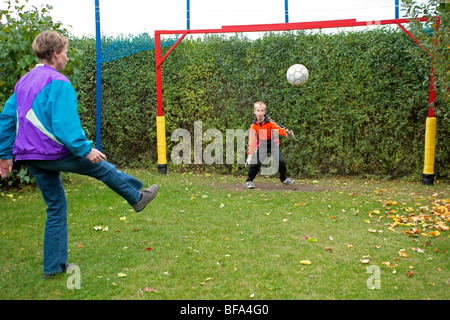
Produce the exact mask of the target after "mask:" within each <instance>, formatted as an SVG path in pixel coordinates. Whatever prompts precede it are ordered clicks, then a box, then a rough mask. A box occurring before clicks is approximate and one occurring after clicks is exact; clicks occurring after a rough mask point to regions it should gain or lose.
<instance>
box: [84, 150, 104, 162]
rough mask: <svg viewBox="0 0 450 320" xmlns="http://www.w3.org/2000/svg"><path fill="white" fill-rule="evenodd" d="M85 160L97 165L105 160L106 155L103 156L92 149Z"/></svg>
mask: <svg viewBox="0 0 450 320" xmlns="http://www.w3.org/2000/svg"><path fill="white" fill-rule="evenodd" d="M86 158H87V159H88V160H89V161H90V162H92V163H97V162H100V161H103V160H106V155H104V154H103V153H101V152H100V151H98V150H97V149H94V148H92V150H91V152H90V153H89V154H88V155H87V156H86Z"/></svg>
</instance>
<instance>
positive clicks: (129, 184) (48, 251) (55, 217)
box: [25, 154, 143, 274]
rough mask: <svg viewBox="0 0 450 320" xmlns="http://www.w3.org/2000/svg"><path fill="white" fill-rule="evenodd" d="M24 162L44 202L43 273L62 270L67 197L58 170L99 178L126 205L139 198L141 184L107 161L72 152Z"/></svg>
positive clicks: (63, 268)
mask: <svg viewBox="0 0 450 320" xmlns="http://www.w3.org/2000/svg"><path fill="white" fill-rule="evenodd" d="M25 164H26V166H27V168H28V170H29V172H30V173H31V174H32V175H33V176H34V177H35V179H36V182H37V185H38V187H39V189H40V190H41V192H42V196H43V197H44V201H45V203H46V204H47V220H46V223H45V232H44V274H54V273H59V272H62V271H64V270H65V268H66V265H67V200H66V194H65V191H64V187H63V184H62V181H61V177H60V174H59V173H60V172H61V171H63V172H73V173H77V174H82V175H87V176H90V177H93V178H95V179H97V180H100V181H103V182H104V183H105V184H106V185H107V186H108V187H109V188H111V189H112V190H113V191H115V192H116V193H117V194H119V195H120V196H122V197H123V198H124V199H125V200H126V201H127V202H128V203H129V204H130V205H132V206H133V205H135V204H136V203H138V202H139V200H140V197H141V195H140V190H141V188H142V187H143V183H142V182H141V181H139V180H138V179H136V178H134V177H132V176H130V175H128V174H126V173H124V172H121V171H119V170H117V169H116V167H115V166H114V165H112V164H110V163H108V162H107V161H105V160H103V161H101V162H98V163H92V162H91V161H89V160H88V159H86V158H84V157H78V156H75V155H73V154H71V155H69V156H67V157H66V158H63V159H58V160H27V161H25Z"/></svg>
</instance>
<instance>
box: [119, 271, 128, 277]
mask: <svg viewBox="0 0 450 320" xmlns="http://www.w3.org/2000/svg"><path fill="white" fill-rule="evenodd" d="M117 276H118V277H119V278H125V277H126V276H127V274H126V273H122V272H119V273H118V274H117Z"/></svg>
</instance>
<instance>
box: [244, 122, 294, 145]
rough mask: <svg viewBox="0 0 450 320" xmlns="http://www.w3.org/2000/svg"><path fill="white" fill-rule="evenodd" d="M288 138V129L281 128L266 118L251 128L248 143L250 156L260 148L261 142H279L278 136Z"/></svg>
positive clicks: (254, 123) (253, 124)
mask: <svg viewBox="0 0 450 320" xmlns="http://www.w3.org/2000/svg"><path fill="white" fill-rule="evenodd" d="M279 135H281V136H283V137H285V136H286V129H285V128H284V127H283V126H280V125H279V124H277V123H276V122H275V121H273V120H272V119H270V118H269V117H268V116H264V120H263V121H262V122H261V123H259V122H258V120H256V119H255V121H254V122H253V123H252V125H251V127H250V136H249V142H248V154H253V153H254V152H255V148H256V149H257V148H259V145H260V143H261V141H272V140H275V141H276V142H278V136H279Z"/></svg>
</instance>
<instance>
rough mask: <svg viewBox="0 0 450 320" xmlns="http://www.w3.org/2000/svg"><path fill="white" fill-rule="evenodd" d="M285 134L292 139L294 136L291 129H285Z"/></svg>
mask: <svg viewBox="0 0 450 320" xmlns="http://www.w3.org/2000/svg"><path fill="white" fill-rule="evenodd" d="M286 135H287V136H288V137H289V138H292V139H294V138H295V135H294V132H293V131H292V130H286Z"/></svg>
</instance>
